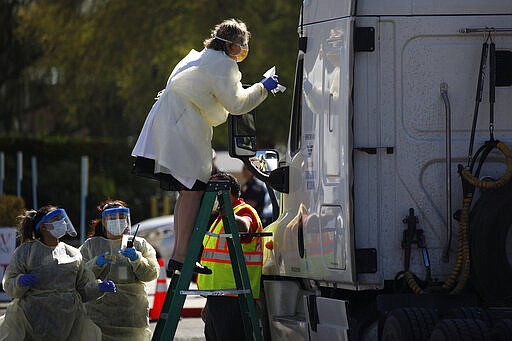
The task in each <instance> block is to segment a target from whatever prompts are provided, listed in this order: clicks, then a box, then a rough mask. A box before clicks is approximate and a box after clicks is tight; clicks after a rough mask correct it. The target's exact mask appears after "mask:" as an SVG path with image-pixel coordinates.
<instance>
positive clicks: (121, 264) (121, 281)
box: [80, 200, 160, 341]
mask: <svg viewBox="0 0 512 341" xmlns="http://www.w3.org/2000/svg"><path fill="white" fill-rule="evenodd" d="M98 211H99V213H100V215H101V219H95V220H93V222H92V224H91V226H90V231H89V234H88V237H90V238H89V239H87V240H86V241H85V242H84V244H83V245H82V246H81V247H80V251H81V252H82V255H83V258H84V261H85V262H86V266H87V267H88V268H89V269H91V270H92V271H93V272H94V274H95V275H96V278H100V279H103V280H105V279H110V280H113V281H115V282H116V285H117V292H116V293H115V294H113V295H110V296H104V297H101V298H100V299H98V300H96V301H94V302H88V303H86V305H85V306H86V308H87V314H88V315H89V316H90V317H91V319H92V320H93V321H94V322H95V323H96V324H97V325H98V326H100V328H101V332H102V333H103V339H102V340H103V341H106V340H133V341H139V340H149V339H150V338H151V330H150V329H149V302H148V294H147V291H146V286H145V284H144V282H150V281H152V280H154V279H156V278H157V277H158V273H159V271H160V266H159V265H158V261H157V259H156V252H155V249H154V248H153V246H151V245H150V244H149V243H148V242H147V241H146V240H145V239H144V238H141V237H138V236H137V237H135V239H133V237H132V236H130V227H131V225H130V209H129V208H128V207H127V205H126V203H125V202H123V201H120V200H107V201H105V202H102V203H100V204H99V205H98ZM128 240H132V241H133V247H127V242H128Z"/></svg>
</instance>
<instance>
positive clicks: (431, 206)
mask: <svg viewBox="0 0 512 341" xmlns="http://www.w3.org/2000/svg"><path fill="white" fill-rule="evenodd" d="M298 32H299V37H298V39H299V51H298V53H297V60H296V77H295V84H294V89H293V91H294V92H293V103H292V112H291V118H290V132H289V138H288V143H287V149H286V152H285V154H284V155H278V157H279V165H278V166H277V167H271V168H270V169H264V170H262V169H261V167H258V166H257V165H256V166H255V162H254V161H255V159H258V157H259V159H260V160H263V161H265V156H266V155H267V151H261V150H260V151H259V150H257V147H256V139H257V132H256V131H255V129H254V126H255V125H254V122H252V121H251V120H253V119H254V117H253V116H251V115H250V114H249V115H247V117H245V118H244V117H230V119H229V124H230V128H229V131H230V137H229V138H230V153H231V156H233V157H239V158H240V159H242V161H244V162H245V163H246V164H248V165H249V164H250V165H252V169H253V171H254V173H255V174H256V175H257V176H258V177H259V178H260V179H261V180H263V181H265V182H266V183H268V184H269V186H270V187H272V188H274V189H275V190H277V191H279V192H280V200H279V205H280V207H279V210H276V212H278V214H276V219H275V221H274V222H273V223H272V224H271V225H270V226H268V227H267V230H268V231H271V232H273V236H272V238H271V241H272V242H271V243H268V242H267V243H266V245H267V248H266V250H265V264H264V266H263V275H264V276H263V278H264V285H263V287H264V295H265V298H266V299H265V302H264V303H265V310H264V311H265V320H266V321H265V323H264V325H265V327H266V336H267V338H271V339H272V340H281V339H289V338H292V337H295V338H297V339H302V340H326V339H328V340H413V339H414V340H416V339H418V340H420V339H425V340H428V339H429V338H430V337H435V338H436V340H438V339H443V338H442V337H446V339H448V338H452V339H453V338H454V337H455V336H457V337H462V336H460V335H463V333H464V332H465V331H467V330H473V329H475V330H476V329H478V330H482V333H483V330H485V333H491V332H492V333H498V332H496V329H497V328H498V329H499V328H502V327H500V326H501V324H505V325H506V324H507V323H509V322H506V321H507V320H508V319H509V318H510V316H509V315H508V314H507V311H508V310H507V309H508V308H509V307H510V306H511V303H512V302H511V299H510V292H512V233H511V231H510V230H511V227H512V184H511V183H512V182H511V181H510V178H511V177H512V154H511V152H510V147H511V146H512V116H511V115H510V108H511V107H512V5H511V3H510V0H488V1H478V0H469V1H458V0H449V1H424V0H345V1H340V0H323V1H320V0H305V1H304V2H303V6H302V9H301V13H300V15H299V26H298ZM283 114H285V113H283ZM256 155H258V157H256ZM268 155H269V161H270V160H272V162H274V163H275V158H276V157H277V154H276V153H275V152H271V153H269V154H268ZM251 160H252V161H251ZM484 315H485V316H486V317H488V318H487V320H485V321H484V322H482V319H483V318H482V316H484ZM479 317H480V318H479ZM455 320H464V322H457V321H455ZM491 321H492V322H491ZM503 321H505V322H503ZM500 323H501V324H500ZM407 325H409V327H407ZM496 325H497V326H498V327H496ZM410 326H413V327H414V328H413V327H410ZM475 326H476V327H475ZM416 327H417V328H416ZM477 327H478V328H477ZM408 328H409V329H411V328H412V329H414V330H416V331H414V330H413V331H411V330H409V329H408ZM443 328H444V329H443ZM505 329H506V328H505ZM418 330H420V331H418ZM445 330H450V332H446V331H445ZM454 330H455V331H454ZM510 331H511V332H512V329H510ZM415 332H417V334H414V333H415ZM411 333H413V334H411ZM450 333H452V334H450ZM454 333H455V334H454ZM457 333H458V334H457ZM475 333H477V332H475ZM459 334H460V335H459ZM411 335H414V337H413V338H411V337H412V336H411ZM454 335H455V336H454ZM475 337H476V336H475ZM511 337H512V336H511ZM460 339H461V340H462V339H463V338H460Z"/></svg>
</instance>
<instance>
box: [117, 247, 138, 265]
mask: <svg viewBox="0 0 512 341" xmlns="http://www.w3.org/2000/svg"><path fill="white" fill-rule="evenodd" d="M121 254H122V255H123V256H125V257H128V258H129V259H130V260H131V261H132V262H133V261H136V260H137V259H139V255H138V254H137V250H135V248H134V247H127V248H126V249H124V250H122V251H121Z"/></svg>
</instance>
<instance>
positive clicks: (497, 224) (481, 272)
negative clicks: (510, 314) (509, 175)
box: [470, 182, 512, 306]
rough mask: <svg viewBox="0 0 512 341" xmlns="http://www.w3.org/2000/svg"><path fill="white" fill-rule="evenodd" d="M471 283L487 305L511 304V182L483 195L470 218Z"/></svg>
mask: <svg viewBox="0 0 512 341" xmlns="http://www.w3.org/2000/svg"><path fill="white" fill-rule="evenodd" d="M470 242H471V265H472V269H471V270H472V275H471V281H472V283H473V285H474V286H475V288H476V290H477V292H478V293H479V295H480V296H481V298H482V299H483V300H484V301H485V302H487V303H493V304H499V305H505V306H508V305H510V304H512V298H511V297H510V291H511V289H512V265H511V262H512V260H511V258H512V182H510V183H508V184H507V185H505V186H504V187H502V188H499V189H497V190H487V191H484V192H483V193H482V195H481V196H480V198H479V199H478V201H477V202H476V204H475V206H474V208H473V209H472V211H471V216H470Z"/></svg>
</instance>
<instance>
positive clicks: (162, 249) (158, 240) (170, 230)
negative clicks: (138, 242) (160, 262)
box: [132, 215, 174, 263]
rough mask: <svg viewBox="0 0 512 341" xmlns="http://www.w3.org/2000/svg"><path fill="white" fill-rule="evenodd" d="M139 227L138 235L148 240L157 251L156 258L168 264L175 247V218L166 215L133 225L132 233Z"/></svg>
mask: <svg viewBox="0 0 512 341" xmlns="http://www.w3.org/2000/svg"><path fill="white" fill-rule="evenodd" d="M137 225H140V226H139V232H137V235H138V236H140V237H143V238H144V239H146V240H147V241H148V242H149V243H150V244H151V245H152V246H153V247H154V248H155V250H156V257H157V258H163V259H164V262H165V263H167V261H168V260H169V258H171V255H172V250H173V247H174V216H173V215H166V216H161V217H156V218H150V219H146V220H143V221H141V222H139V223H137V224H133V225H132V233H135V229H136V228H137Z"/></svg>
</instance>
